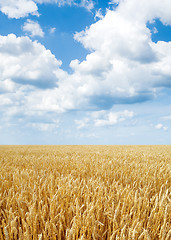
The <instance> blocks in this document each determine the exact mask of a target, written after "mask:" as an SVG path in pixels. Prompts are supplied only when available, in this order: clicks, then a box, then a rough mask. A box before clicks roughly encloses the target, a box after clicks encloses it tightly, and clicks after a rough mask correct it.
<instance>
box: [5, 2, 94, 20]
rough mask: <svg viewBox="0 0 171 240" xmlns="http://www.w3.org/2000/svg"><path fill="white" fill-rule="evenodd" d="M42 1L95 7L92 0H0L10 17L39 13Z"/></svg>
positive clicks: (59, 4) (89, 8)
mask: <svg viewBox="0 0 171 240" xmlns="http://www.w3.org/2000/svg"><path fill="white" fill-rule="evenodd" d="M42 3H54V4H57V5H58V6H59V7H60V6H64V5H75V6H79V7H84V8H86V9H87V10H88V11H90V10H91V9H92V8H93V7H94V4H93V1H92V0H81V1H79V2H78V1H76V0H8V1H7V0H0V11H1V12H3V13H4V14H6V15H7V16H8V17H9V18H16V19H18V18H21V17H26V16H28V15H29V14H32V15H37V16H39V14H38V6H37V4H42Z"/></svg>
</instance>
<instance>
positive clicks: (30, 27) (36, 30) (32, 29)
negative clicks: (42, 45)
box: [22, 19, 44, 37]
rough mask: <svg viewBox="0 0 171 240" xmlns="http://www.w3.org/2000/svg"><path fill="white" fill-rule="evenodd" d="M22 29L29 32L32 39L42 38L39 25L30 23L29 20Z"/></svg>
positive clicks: (42, 33)
mask: <svg viewBox="0 0 171 240" xmlns="http://www.w3.org/2000/svg"><path fill="white" fill-rule="evenodd" d="M22 29H23V31H25V32H29V33H30V34H31V37H34V36H39V37H44V32H43V30H42V28H41V27H40V25H39V23H38V22H35V21H32V20H30V19H27V21H26V22H25V23H24V26H23V27H22Z"/></svg>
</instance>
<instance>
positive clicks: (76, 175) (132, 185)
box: [0, 146, 171, 240]
mask: <svg viewBox="0 0 171 240" xmlns="http://www.w3.org/2000/svg"><path fill="white" fill-rule="evenodd" d="M170 190H171V146H0V239H2V240H9V239H10V240H11V239H14V240H16V239H17V240H18V239H19V240H31V239H33V240H41V239H42V240H46V239H47V240H48V239H50V240H51V239H52V240H55V239H58V240H60V239H68V240H77V239H82V240H83V239H97V240H100V239H104V240H105V239H107V240H112V239H113V240H114V239H117V240H118V239H122V240H123V239H125V240H137V239H138V240H141V239H147V240H150V239H151V240H152V239H154V240H157V239H161V240H170V239H171V192H170Z"/></svg>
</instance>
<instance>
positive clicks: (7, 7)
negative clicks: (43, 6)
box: [0, 0, 38, 18]
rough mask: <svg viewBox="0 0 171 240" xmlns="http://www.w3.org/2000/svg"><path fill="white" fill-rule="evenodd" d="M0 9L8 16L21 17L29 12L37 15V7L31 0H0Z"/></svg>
mask: <svg viewBox="0 0 171 240" xmlns="http://www.w3.org/2000/svg"><path fill="white" fill-rule="evenodd" d="M0 11H1V12H3V13H4V14H6V15H7V16H8V17H9V18H21V17H26V16H28V15H29V14H33V15H37V16H38V7H37V5H36V3H35V2H34V1H32V0H8V1H7V0H0Z"/></svg>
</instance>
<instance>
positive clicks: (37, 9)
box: [0, 0, 171, 144]
mask: <svg viewBox="0 0 171 240" xmlns="http://www.w3.org/2000/svg"><path fill="white" fill-rule="evenodd" d="M170 12H171V2H170V0H163V1H159V0H150V1H149V0H141V1H137V0H110V1H103V0H79V1H78V0H8V1H6V0H0V144H171V141H170V135H171V15H170Z"/></svg>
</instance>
